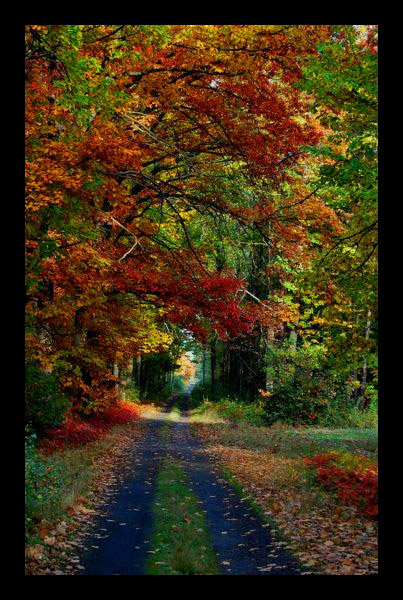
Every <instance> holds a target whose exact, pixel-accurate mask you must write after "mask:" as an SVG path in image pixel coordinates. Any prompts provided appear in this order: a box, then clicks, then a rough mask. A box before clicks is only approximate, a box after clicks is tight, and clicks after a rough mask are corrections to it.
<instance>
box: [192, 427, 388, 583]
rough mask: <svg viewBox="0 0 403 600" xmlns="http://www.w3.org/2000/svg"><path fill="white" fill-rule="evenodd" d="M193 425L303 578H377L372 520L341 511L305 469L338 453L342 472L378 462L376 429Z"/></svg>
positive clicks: (351, 509)
mask: <svg viewBox="0 0 403 600" xmlns="http://www.w3.org/2000/svg"><path fill="white" fill-rule="evenodd" d="M191 423H192V428H193V430H194V432H195V433H196V435H199V436H200V437H201V438H202V439H203V441H204V442H205V443H206V444H207V451H208V453H209V454H210V455H212V456H213V457H214V458H215V459H216V460H218V463H219V464H220V465H221V468H222V469H223V470H224V475H225V476H226V477H227V479H228V480H229V481H230V482H231V483H232V485H234V486H235V487H237V489H238V491H241V490H244V494H245V495H246V498H247V500H245V501H247V502H248V503H249V504H250V506H252V507H254V508H255V510H256V511H257V512H258V513H259V514H260V515H261V516H264V518H265V520H266V521H267V522H269V523H270V524H271V525H272V526H274V529H275V531H276V532H277V535H278V536H279V537H280V539H281V538H282V539H283V540H284V541H285V542H286V543H287V546H289V549H291V550H292V551H293V552H295V554H296V556H297V557H298V559H299V560H300V561H301V563H302V564H303V565H306V566H307V568H309V569H311V571H310V572H307V574H308V573H309V574H317V573H325V574H332V575H343V574H357V575H358V574H376V573H377V523H376V521H374V520H373V519H370V518H368V517H367V516H366V515H362V514H358V513H357V511H356V509H355V508H354V507H352V506H344V505H341V504H340V502H339V500H338V498H337V495H336V494H334V493H332V492H330V491H328V490H327V489H324V487H323V486H322V485H320V484H319V483H318V481H317V479H316V477H315V476H314V474H313V469H310V468H307V466H306V465H305V464H304V463H303V458H305V457H312V456H313V455H314V454H323V453H326V452H329V450H337V451H338V453H339V455H340V457H341V460H342V462H343V463H345V465H346V466H349V467H352V466H354V465H355V464H358V462H360V461H361V463H362V461H364V463H365V464H367V463H368V464H370V463H371V464H376V462H377V430H376V429H356V428H354V429H353V428H345V429H342V428H337V429H336V428H334V429H332V428H315V427H305V428H304V427H294V428H291V427H290V426H289V425H284V424H276V425H272V426H271V427H255V426H253V425H250V424H248V423H245V422H242V421H238V422H237V423H228V422H225V423H210V424H208V423H201V422H195V421H194V420H193V419H191ZM256 505H258V506H260V508H258V506H256Z"/></svg>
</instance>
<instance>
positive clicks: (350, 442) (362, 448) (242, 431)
mask: <svg viewBox="0 0 403 600" xmlns="http://www.w3.org/2000/svg"><path fill="white" fill-rule="evenodd" d="M190 422H191V423H194V424H195V425H197V424H200V427H203V424H205V425H206V426H208V428H209V430H210V433H209V435H210V438H214V437H216V438H217V440H220V443H222V444H223V445H224V446H236V447H238V448H250V449H251V450H271V451H272V452H280V453H282V454H284V455H285V456H294V457H298V456H303V457H305V456H312V455H313V454H320V453H321V452H326V451H328V450H330V449H334V450H338V449H340V450H346V451H351V452H358V453H364V454H368V455H373V456H375V455H376V454H377V451H378V431H377V430H376V429H348V428H346V429H330V428H326V429H325V428H321V429H316V428H302V427H299V428H296V427H295V428H290V426H289V425H272V426H271V427H255V426H253V425H250V424H248V423H245V422H238V423H228V422H224V421H221V422H220V423H218V422H217V420H214V418H213V416H211V417H209V419H199V418H198V415H197V414H196V417H194V416H193V415H192V417H191V419H190Z"/></svg>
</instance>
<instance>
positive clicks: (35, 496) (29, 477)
mask: <svg viewBox="0 0 403 600" xmlns="http://www.w3.org/2000/svg"><path fill="white" fill-rule="evenodd" d="M35 442H36V434H31V435H29V436H28V437H27V438H26V440H25V537H26V539H27V541H29V540H30V537H31V536H32V534H33V532H34V531H35V524H36V523H38V522H39V521H40V520H41V519H42V518H44V517H45V516H46V517H48V516H49V515H52V514H56V513H57V511H58V507H59V505H60V493H61V489H62V483H63V475H62V471H61V468H60V467H57V466H56V465H55V464H53V463H52V462H50V461H47V460H45V459H43V458H42V456H41V455H40V453H39V452H38V451H37V449H36V448H35Z"/></svg>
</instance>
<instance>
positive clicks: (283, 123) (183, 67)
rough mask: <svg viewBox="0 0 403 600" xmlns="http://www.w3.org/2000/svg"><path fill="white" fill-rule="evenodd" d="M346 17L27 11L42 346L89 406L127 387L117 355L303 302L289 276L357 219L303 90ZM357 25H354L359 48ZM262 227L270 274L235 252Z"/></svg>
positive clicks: (237, 326)
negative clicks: (129, 16)
mask: <svg viewBox="0 0 403 600" xmlns="http://www.w3.org/2000/svg"><path fill="white" fill-rule="evenodd" d="M332 31H333V30H332V26H329V25H297V26H296V25H284V26H282V25H281V26H280V25H242V26H234V25H223V26H218V25H167V26H163V25H122V26H113V25H27V26H26V32H25V40H26V64H25V84H26V298H25V299H26V323H27V328H26V343H27V357H28V360H29V361H31V362H33V363H35V364H36V365H37V367H38V368H39V369H42V370H44V371H46V372H54V373H55V374H56V375H57V377H58V381H59V382H60V387H61V392H62V393H63V394H65V395H66V396H67V397H68V398H69V399H70V400H71V403H72V408H73V411H76V412H77V413H80V414H87V415H90V414H96V413H97V412H102V411H105V410H106V409H107V408H108V406H110V405H111V404H113V403H114V402H116V399H117V388H116V385H115V384H116V383H118V382H117V379H116V377H115V375H114V374H113V365H116V366H117V367H118V368H119V369H124V368H125V366H126V365H127V362H128V359H131V358H132V357H138V356H147V355H148V354H150V353H153V352H165V351H167V350H168V349H169V348H170V347H171V345H172V343H173V338H174V336H173V335H172V326H177V327H180V328H185V329H186V330H187V331H189V332H191V333H192V334H193V335H194V336H195V338H196V339H198V340H200V341H202V342H203V343H205V341H206V340H207V339H209V338H211V337H214V336H218V338H220V339H230V338H234V337H237V338H238V339H239V338H240V339H246V338H247V337H248V336H255V337H254V338H251V339H257V337H259V336H260V335H261V334H262V335H268V333H269V332H274V334H279V335H282V333H281V332H283V331H284V327H285V326H288V325H290V324H292V323H295V322H298V319H300V318H301V311H300V310H299V305H298V303H296V302H292V301H290V300H289V298H288V297H287V293H286V290H285V288H284V284H286V283H287V281H288V279H289V277H290V273H296V272H299V271H300V270H301V269H308V271H309V265H310V264H311V261H312V260H313V259H314V258H315V257H316V256H317V250H316V248H317V246H319V247H323V248H325V247H328V246H329V245H330V244H331V243H332V240H334V238H335V237H337V236H340V235H341V234H342V233H343V231H344V230H345V227H346V223H347V222H348V218H349V217H348V209H349V207H348V206H346V207H345V206H344V205H343V206H341V207H339V205H337V203H336V204H332V201H329V195H326V193H322V191H321V193H318V190H319V189H320V187H321V186H320V185H319V186H317V185H316V181H315V177H314V175H315V174H317V172H318V164H320V161H322V163H323V164H324V165H325V167H327V166H328V164H329V163H332V161H333V156H332V155H325V157H324V158H323V157H322V156H321V157H320V158H318V157H317V156H315V153H314V151H316V149H317V148H319V147H322V146H323V142H324V140H325V139H326V136H327V135H328V134H329V132H330V131H331V128H330V125H329V124H328V123H327V122H326V123H325V122H322V121H321V118H319V117H317V116H316V115H315V112H316V107H314V108H313V104H312V100H313V96H311V95H309V94H310V93H312V94H314V93H315V92H316V90H304V89H302V88H303V83H304V81H305V80H306V77H305V74H304V73H305V72H304V65H306V64H310V62H309V61H311V60H312V61H315V60H318V59H320V58H321V56H320V50H319V49H320V47H321V45H322V46H323V45H325V46H326V44H328V43H331V42H332V41H334V40H335V39H336V38H335V36H334V35H333V34H332ZM352 31H353V30H352V29H351V26H341V30H340V32H341V33H340V40H341V42H340V43H339V46H338V52H339V53H340V56H341V58H340V60H341V62H342V63H343V64H344V62H345V61H347V63H348V64H349V65H350V62H351V61H352V58H353V57H352V55H353V54H354V53H353V52H352V51H351V48H353V46H352V45H351V44H347V43H345V44H344V41H345V40H347V41H348V39H349V38H348V36H351V35H355V34H354V33H352ZM346 36H347V37H346ZM369 43H371V48H370V54H371V56H372V52H373V50H374V47H375V46H374V40H373V36H372V37H371V38H370V39H369V40H368V44H369ZM368 44H367V46H368ZM364 50H365V51H367V53H368V52H369V50H368V48H366V49H364ZM364 54H365V52H364ZM365 56H366V55H365ZM343 61H344V62H343ZM322 80H323V81H325V82H327V81H328V80H329V74H328V73H324V74H323V75H322V74H321V77H320V81H319V83H321V82H322ZM330 80H332V77H330ZM310 81H312V82H313V81H314V79H313V78H310ZM316 83H318V82H317V81H316ZM300 84H301V85H300ZM320 93H321V92H320ZM343 93H344V88H343ZM317 97H318V98H319V99H321V98H322V96H321V95H320V94H319V92H318V94H317ZM321 101H322V100H321ZM325 103H326V102H325ZM360 106H361V104H360ZM324 110H325V113H326V114H328V113H329V114H330V113H332V111H333V113H334V114H335V115H338V114H339V113H340V108H339V106H338V105H337V106H333V104H332V105H331V106H330V107H327V106H326V107H325V109H324ZM333 116H334V115H333ZM330 120H331V119H330ZM321 144H322V146H321ZM343 144H344V145H345V143H344V142H343ZM333 145H334V144H333ZM312 149H314V150H312ZM321 152H322V150H321ZM326 152H328V151H327V150H326ZM318 153H319V154H320V152H319V151H318ZM345 162H346V161H344V162H343V165H344V163H345ZM347 162H348V161H347ZM356 171H357V169H356V170H355V171H354V172H356ZM342 175H343V174H342ZM343 177H344V175H343ZM313 182H314V183H313ZM330 197H331V194H330ZM207 232H209V233H207ZM245 232H248V235H249V234H250V235H252V232H253V235H255V234H256V236H258V238H257V239H258V240H259V241H256V240H253V241H252V243H251V244H252V245H250V249H249V252H250V259H247V260H248V262H249V263H250V264H255V263H256V261H255V259H254V255H253V252H254V251H255V250H254V246H253V244H255V245H256V246H257V245H259V244H261V245H266V247H267V248H268V249H269V250H268V251H267V252H268V259H267V260H268V262H267V264H266V265H265V266H264V269H265V271H264V272H263V273H262V277H263V279H264V278H266V279H268V280H269V281H270V285H269V286H267V287H268V288H270V289H266V288H264V289H263V290H261V289H258V287H256V286H258V284H257V283H256V282H257V281H258V279H259V277H260V275H259V277H255V278H254V280H253V284H251V282H250V281H247V279H246V277H245V274H244V273H243V272H242V269H241V267H240V262H239V260H240V259H238V258H237V257H235V258H234V257H231V259H230V260H226V258H225V257H224V258H221V257H220V256H219V253H218V248H219V247H222V246H223V245H225V244H224V241H223V240H225V239H227V240H229V243H227V245H229V246H231V245H233V247H234V248H235V246H236V244H237V243H238V241H241V239H242V235H244V234H245ZM241 233H242V235H241ZM227 235H228V236H229V237H228V238H225V236H227ZM313 240H314V244H315V245H314V246H313ZM249 241H250V240H248V242H245V244H246V243H248V244H249ZM241 250H243V247H242V246H238V247H237V252H238V253H239V255H241ZM252 251H253V252H252ZM220 252H221V251H220ZM231 252H232V249H230V250H229V252H224V254H231ZM221 254H223V253H222V252H221ZM262 269H263V267H262ZM251 285H252V288H251ZM329 285H330V284H329ZM253 286H254V287H253ZM248 288H249V289H248ZM336 291H338V290H337V286H336ZM326 294H328V296H329V297H327V296H326ZM329 294H330V292H329V290H327V289H326V290H325V291H323V290H321V296H322V300H323V302H324V303H325V304H326V303H330V302H333V295H334V294H333V292H332V294H333V295H332V294H331V295H329ZM340 295H342V294H341V293H340ZM346 306H347V301H346ZM252 370H253V369H252ZM258 387H262V386H261V385H260V386H258Z"/></svg>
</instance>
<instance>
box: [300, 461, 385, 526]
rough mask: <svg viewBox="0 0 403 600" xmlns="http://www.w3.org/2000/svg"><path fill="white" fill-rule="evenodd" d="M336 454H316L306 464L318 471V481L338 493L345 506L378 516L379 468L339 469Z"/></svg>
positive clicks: (360, 466) (361, 466)
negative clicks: (336, 463) (336, 464)
mask: <svg viewBox="0 0 403 600" xmlns="http://www.w3.org/2000/svg"><path fill="white" fill-rule="evenodd" d="M336 460H337V456H336V455H335V453H332V454H316V455H315V456H314V457H313V458H305V459H304V463H305V464H307V465H310V466H312V467H314V468H315V470H316V477H317V479H318V481H319V482H320V483H321V484H322V485H323V486H324V487H325V488H326V489H327V490H329V491H332V492H336V493H337V496H338V498H339V500H340V502H341V503H342V504H344V505H350V506H355V507H357V508H358V509H359V510H361V511H362V512H364V513H366V514H367V515H370V516H372V517H376V516H378V471H377V468H371V467H365V466H363V465H359V466H357V467H356V468H354V469H349V468H338V467H337V466H335V465H334V462H335V461H336Z"/></svg>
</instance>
